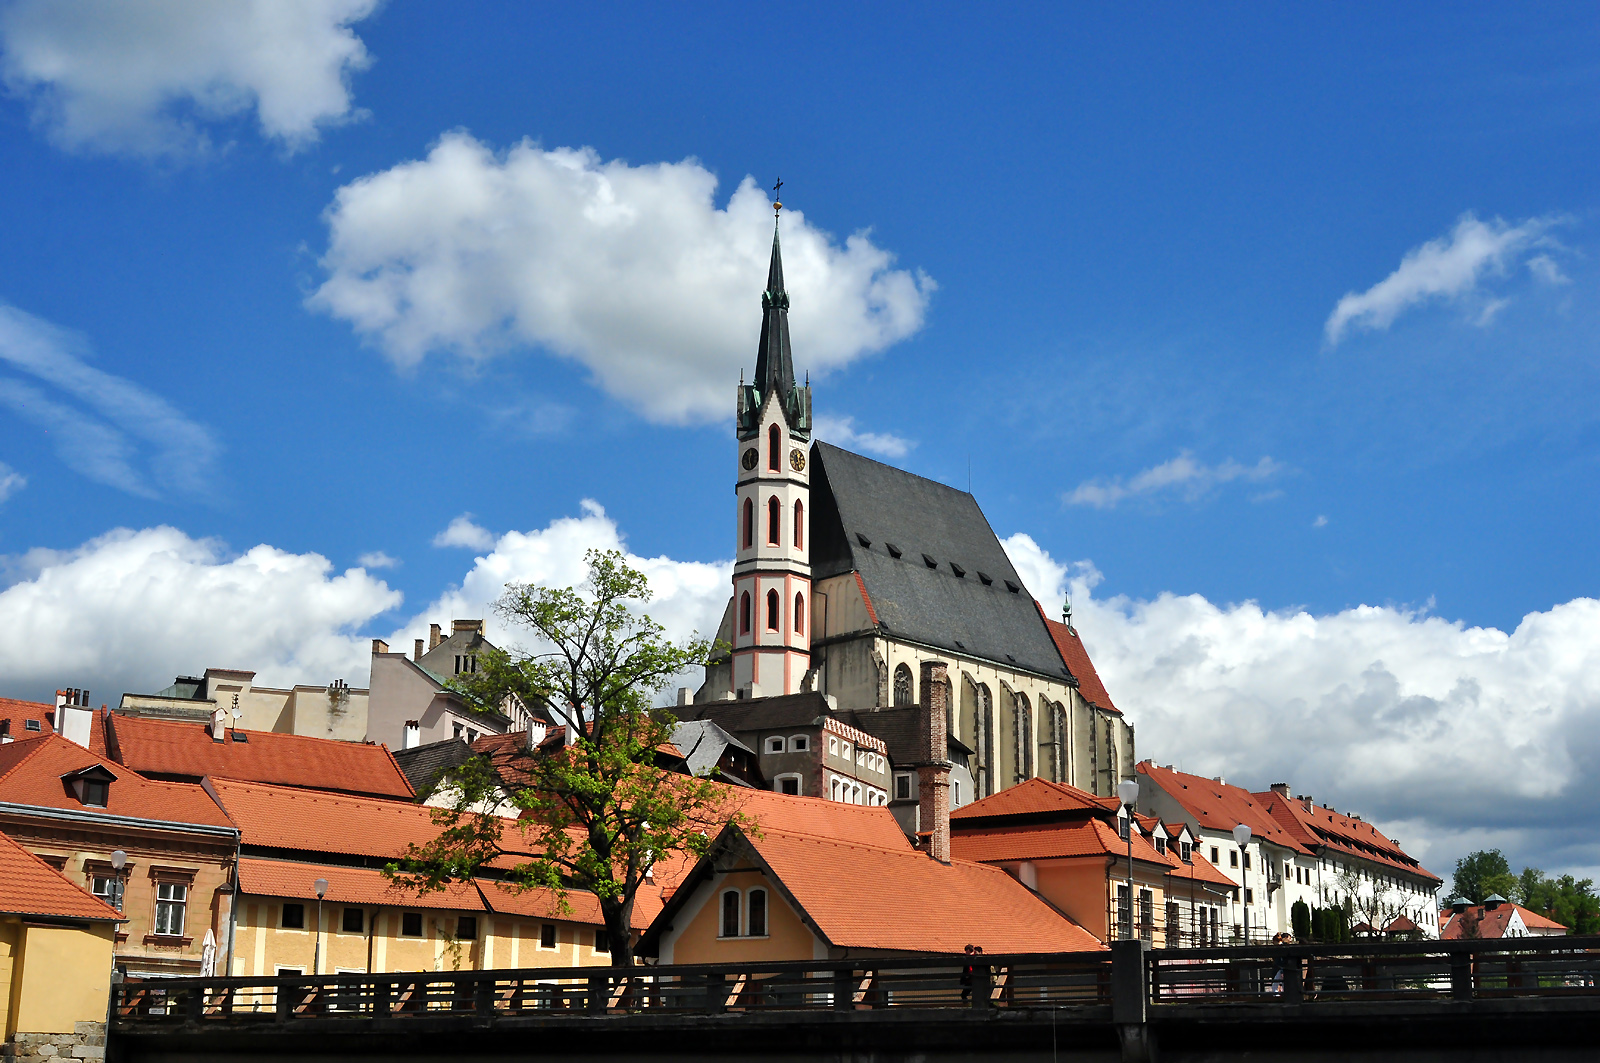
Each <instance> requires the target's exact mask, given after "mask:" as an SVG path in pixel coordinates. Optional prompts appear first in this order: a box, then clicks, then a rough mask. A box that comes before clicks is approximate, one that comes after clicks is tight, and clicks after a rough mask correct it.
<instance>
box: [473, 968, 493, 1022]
mask: <svg viewBox="0 0 1600 1063" xmlns="http://www.w3.org/2000/svg"><path fill="white" fill-rule="evenodd" d="M494 988H495V980H494V979H493V978H480V979H478V983H477V985H475V986H473V987H472V989H473V992H472V1009H473V1010H474V1011H476V1012H477V1013H478V1017H479V1018H480V1019H489V1018H493V1017H494Z"/></svg>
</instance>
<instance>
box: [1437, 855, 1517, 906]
mask: <svg viewBox="0 0 1600 1063" xmlns="http://www.w3.org/2000/svg"><path fill="white" fill-rule="evenodd" d="M1450 879H1451V882H1450V897H1447V898H1446V900H1450V899H1453V898H1455V897H1465V898H1467V900H1469V901H1471V902H1472V903H1473V904H1482V903H1483V899H1484V898H1485V897H1488V896H1491V895H1492V894H1496V893H1498V894H1500V896H1502V897H1506V898H1509V897H1511V896H1512V895H1513V894H1514V893H1516V892H1517V878H1516V876H1515V875H1513V874H1512V873H1511V865H1510V863H1508V862H1507V861H1506V857H1505V854H1504V853H1502V852H1501V851H1500V850H1499V849H1480V850H1479V851H1477V852H1475V853H1468V854H1467V855H1466V856H1463V857H1462V858H1461V859H1460V860H1457V861H1456V869H1455V872H1454V873H1453V874H1452V875H1451V876H1450Z"/></svg>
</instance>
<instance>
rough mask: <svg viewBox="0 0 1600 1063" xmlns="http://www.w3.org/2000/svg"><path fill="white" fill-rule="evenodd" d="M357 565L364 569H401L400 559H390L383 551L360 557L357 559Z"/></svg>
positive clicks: (375, 551)
mask: <svg viewBox="0 0 1600 1063" xmlns="http://www.w3.org/2000/svg"><path fill="white" fill-rule="evenodd" d="M356 563H357V564H359V565H360V566H361V567H362V568H399V567H400V559H399V558H398V557H390V556H389V555H388V554H386V553H384V552H383V551H382V550H374V551H372V552H371V553H367V554H362V555H361V556H360V557H358V558H356Z"/></svg>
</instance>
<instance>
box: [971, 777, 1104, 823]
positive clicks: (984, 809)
mask: <svg viewBox="0 0 1600 1063" xmlns="http://www.w3.org/2000/svg"><path fill="white" fill-rule="evenodd" d="M1118 807H1119V802H1118V801H1117V799H1116V798H1115V797H1099V796H1096V795H1095V794H1091V793H1089V792H1088V791H1087V790H1080V789H1079V788H1078V787H1076V786H1070V785H1068V784H1067V783H1058V782H1051V781H1050V780H1048V779H1040V778H1032V779H1028V780H1025V781H1024V782H1020V783H1018V784H1017V785H1015V786H1008V787H1006V788H1005V789H1004V790H1001V791H1000V792H999V793H994V794H990V795H989V796H988V797H984V798H980V799H978V800H977V801H972V802H969V803H968V804H965V805H962V806H961V807H960V808H958V809H956V810H955V811H954V812H952V813H950V820H951V823H952V825H954V824H956V823H959V822H961V821H963V820H981V819H989V818H994V817H1003V816H1034V815H1040V814H1046V813H1051V812H1091V813H1102V812H1104V813H1115V812H1116V811H1117V808H1118Z"/></svg>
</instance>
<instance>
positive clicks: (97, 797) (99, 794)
mask: <svg viewBox="0 0 1600 1063" xmlns="http://www.w3.org/2000/svg"><path fill="white" fill-rule="evenodd" d="M110 795H111V784H110V783H108V782H106V781H105V780H104V779H85V780H83V803H84V804H86V805H94V806H95V807H96V808H104V807H106V800H107V798H108V797H109V796H110Z"/></svg>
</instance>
